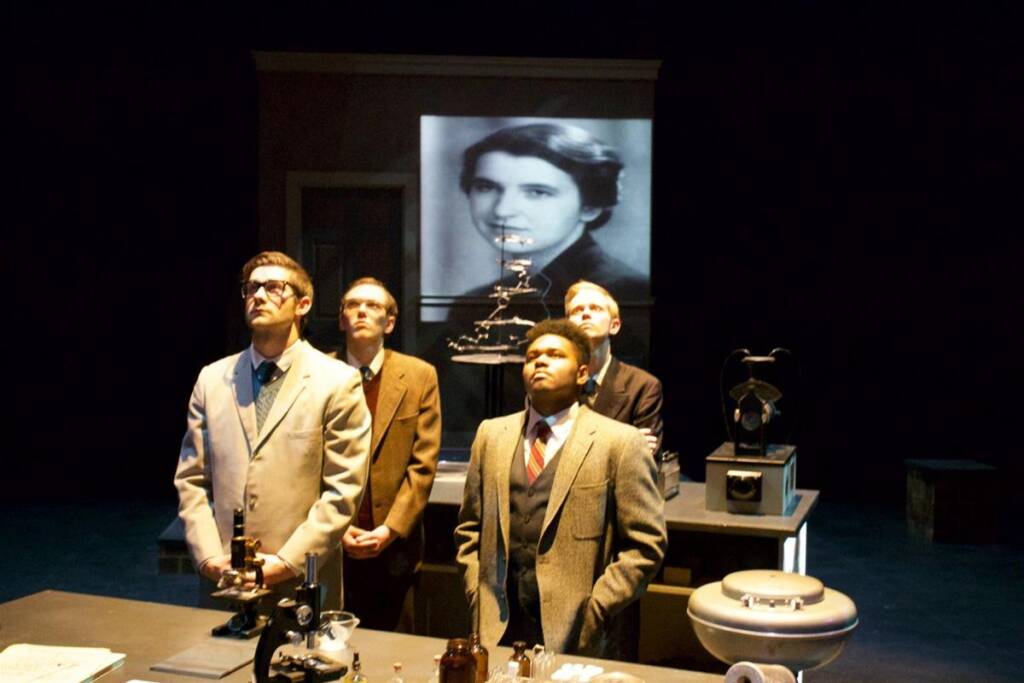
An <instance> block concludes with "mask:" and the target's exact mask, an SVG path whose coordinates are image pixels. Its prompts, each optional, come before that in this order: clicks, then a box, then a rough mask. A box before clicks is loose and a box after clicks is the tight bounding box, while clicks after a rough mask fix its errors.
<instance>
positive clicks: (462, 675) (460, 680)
mask: <svg viewBox="0 0 1024 683" xmlns="http://www.w3.org/2000/svg"><path fill="white" fill-rule="evenodd" d="M440 673H441V676H440V678H441V680H440V683H476V658H474V657H473V653H472V652H470V650H469V641H468V640H466V639H465V638H452V639H451V640H449V641H448V649H447V650H446V651H445V653H444V654H443V655H442V656H441V672H440Z"/></svg>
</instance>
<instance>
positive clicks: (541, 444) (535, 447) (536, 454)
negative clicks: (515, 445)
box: [526, 420, 551, 484]
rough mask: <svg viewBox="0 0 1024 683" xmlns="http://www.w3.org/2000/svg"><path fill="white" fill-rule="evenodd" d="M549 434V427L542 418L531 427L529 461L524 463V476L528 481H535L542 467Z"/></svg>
mask: <svg viewBox="0 0 1024 683" xmlns="http://www.w3.org/2000/svg"><path fill="white" fill-rule="evenodd" d="M550 436H551V427H549V426H548V423H547V422H545V421H544V420H541V421H540V422H538V423H537V424H536V425H534V427H533V443H532V444H530V462H529V463H527V465H526V478H527V479H529V480H530V483H531V484H532V483H533V482H535V481H537V477H539V476H540V472H541V470H543V469H544V451H545V450H547V447H548V438H549V437H550Z"/></svg>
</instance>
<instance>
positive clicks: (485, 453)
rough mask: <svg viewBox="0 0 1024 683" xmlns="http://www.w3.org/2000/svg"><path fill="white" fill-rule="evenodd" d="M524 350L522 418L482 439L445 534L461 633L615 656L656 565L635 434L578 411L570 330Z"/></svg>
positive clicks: (649, 467)
mask: <svg viewBox="0 0 1024 683" xmlns="http://www.w3.org/2000/svg"><path fill="white" fill-rule="evenodd" d="M528 339H529V342H530V343H529V346H528V347H527V352H526V362H525V363H524V365H523V381H524V382H525V384H526V393H527V396H528V398H529V407H528V409H527V410H525V411H523V412H519V413H515V414H513V415H507V416H505V417H500V418H496V419H493V420H486V421H484V422H483V423H482V424H481V425H480V428H479V430H478V431H477V435H476V439H475V440H474V441H473V449H472V456H471V459H470V464H469V471H468V474H467V477H466V488H465V492H464V494H463V501H462V508H461V510H460V511H459V524H458V526H457V527H456V529H455V543H456V546H457V548H458V551H457V556H456V560H457V562H458V563H459V565H460V569H461V571H462V575H463V582H464V584H465V590H466V597H467V600H468V601H469V605H470V609H471V621H472V623H474V624H476V625H477V628H478V630H479V633H480V636H481V639H482V640H483V642H484V643H486V644H493V643H498V642H500V643H502V644H507V643H509V642H511V641H514V640H525V641H526V642H527V643H543V644H544V645H545V646H546V647H548V648H549V649H550V650H552V651H555V652H566V653H578V654H586V655H594V656H605V657H609V656H615V655H616V654H617V652H618V650H619V646H620V643H621V640H622V636H621V634H619V632H618V631H619V624H618V620H617V618H616V617H617V615H619V614H620V613H621V612H622V610H623V608H624V607H626V606H627V605H628V604H630V603H631V602H633V601H635V600H637V599H638V598H639V597H640V596H641V595H642V594H643V592H644V590H645V589H646V587H647V584H648V583H649V582H650V580H651V578H652V577H653V576H654V574H655V573H656V572H657V570H658V568H659V567H660V566H661V561H662V558H663V557H664V552H665V544H666V532H665V521H664V516H663V511H662V508H663V503H662V499H661V494H660V493H659V491H658V487H657V483H656V476H655V466H654V459H653V458H652V457H651V456H650V454H649V453H648V452H647V449H646V447H645V443H644V438H643V436H641V434H640V432H639V431H638V430H637V429H636V428H634V427H632V426H630V425H626V424H622V423H620V422H616V421H614V420H611V419H609V418H606V417H604V416H601V415H598V414H597V413H595V412H594V411H592V410H590V408H588V407H587V406H586V405H580V404H579V394H580V389H581V388H582V387H583V385H584V383H585V382H586V381H587V376H588V371H587V361H588V358H589V345H588V343H587V338H586V337H585V336H584V335H583V333H582V332H580V330H579V329H578V328H577V327H576V326H575V325H574V324H572V323H570V322H569V321H567V320H545V321H543V322H541V323H538V324H537V325H536V326H535V327H534V328H533V329H531V330H530V332H529V334H528Z"/></svg>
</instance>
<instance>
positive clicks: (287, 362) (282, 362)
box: [249, 339, 305, 373]
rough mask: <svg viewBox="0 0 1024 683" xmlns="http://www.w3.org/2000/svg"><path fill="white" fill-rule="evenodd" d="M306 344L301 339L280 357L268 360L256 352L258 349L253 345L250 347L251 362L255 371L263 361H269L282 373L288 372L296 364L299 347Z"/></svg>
mask: <svg viewBox="0 0 1024 683" xmlns="http://www.w3.org/2000/svg"><path fill="white" fill-rule="evenodd" d="M304 343H305V342H304V341H302V340H301V339H298V340H296V341H295V342H294V343H293V344H292V345H291V346H289V347H288V348H287V349H285V350H284V351H283V352H282V353H281V355H280V356H277V357H276V358H268V357H266V356H264V355H263V354H261V353H260V352H259V351H257V350H256V347H255V346H253V345H252V344H250V345H249V360H251V361H252V369H253V370H255V369H256V368H258V367H259V366H260V363H262V362H263V361H269V362H271V363H273V364H275V365H276V366H277V368H278V370H280V371H281V372H282V373H285V372H288V368H290V367H291V366H292V363H293V362H295V358H296V356H297V354H298V353H299V346H300V345H302V344H304Z"/></svg>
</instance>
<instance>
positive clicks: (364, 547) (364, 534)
mask: <svg viewBox="0 0 1024 683" xmlns="http://www.w3.org/2000/svg"><path fill="white" fill-rule="evenodd" d="M395 536H396V535H395V533H394V532H392V531H391V529H389V528H388V527H387V525H385V524H381V525H380V526H379V527H377V528H376V529H373V530H371V531H366V530H364V529H360V528H359V527H357V526H350V527H349V528H348V531H346V532H345V535H344V536H342V538H341V545H342V546H343V547H344V548H345V554H346V555H348V556H349V557H352V558H354V559H357V560H365V559H369V558H371V557H377V556H378V555H380V554H381V553H382V552H384V549H385V548H387V547H388V546H389V545H391V543H392V542H393V541H394V540H395Z"/></svg>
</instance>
